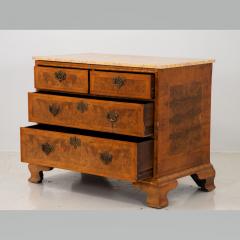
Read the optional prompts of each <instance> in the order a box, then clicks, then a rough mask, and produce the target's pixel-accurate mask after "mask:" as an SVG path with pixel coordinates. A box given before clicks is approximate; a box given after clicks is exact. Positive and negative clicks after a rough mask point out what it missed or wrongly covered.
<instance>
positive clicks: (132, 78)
mask: <svg viewBox="0 0 240 240" xmlns="http://www.w3.org/2000/svg"><path fill="white" fill-rule="evenodd" d="M90 93H91V94H95V95H105V96H116V97H127V98H136V99H137V98H139V99H152V98H153V95H154V78H153V75H151V74H134V73H119V72H104V71H91V72H90Z"/></svg>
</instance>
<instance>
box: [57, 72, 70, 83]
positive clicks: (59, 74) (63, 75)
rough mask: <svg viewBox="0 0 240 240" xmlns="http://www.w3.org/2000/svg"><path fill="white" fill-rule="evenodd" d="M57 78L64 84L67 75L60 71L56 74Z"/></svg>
mask: <svg viewBox="0 0 240 240" xmlns="http://www.w3.org/2000/svg"><path fill="white" fill-rule="evenodd" d="M54 75H55V78H56V79H57V80H58V81H59V82H62V81H63V80H66V78H67V74H66V73H65V72H63V71H58V72H55V74H54Z"/></svg>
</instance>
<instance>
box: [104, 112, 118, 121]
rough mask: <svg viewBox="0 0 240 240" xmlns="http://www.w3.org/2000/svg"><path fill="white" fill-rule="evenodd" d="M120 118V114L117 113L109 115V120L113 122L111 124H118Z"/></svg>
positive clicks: (109, 113)
mask: <svg viewBox="0 0 240 240" xmlns="http://www.w3.org/2000/svg"><path fill="white" fill-rule="evenodd" d="M118 118H119V113H118V112H116V111H110V112H108V113H107V119H108V120H109V121H110V122H111V123H115V122H117V120H118Z"/></svg>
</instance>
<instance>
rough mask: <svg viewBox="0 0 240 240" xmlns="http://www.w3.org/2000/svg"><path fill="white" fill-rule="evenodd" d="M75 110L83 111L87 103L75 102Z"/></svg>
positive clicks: (86, 107) (85, 109)
mask: <svg viewBox="0 0 240 240" xmlns="http://www.w3.org/2000/svg"><path fill="white" fill-rule="evenodd" d="M77 110H78V111H79V112H81V113H84V112H85V111H87V110H88V104H87V103H85V102H80V103H78V104H77Z"/></svg>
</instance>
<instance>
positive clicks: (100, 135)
mask: <svg viewBox="0 0 240 240" xmlns="http://www.w3.org/2000/svg"><path fill="white" fill-rule="evenodd" d="M24 128H30V129H36V130H45V131H52V132H62V133H69V134H78V135H84V136H91V137H98V138H106V139H113V140H119V141H126V142H134V143H141V142H144V141H147V140H152V139H153V137H144V138H143V137H135V136H126V135H121V134H115V133H114V134H112V133H106V132H98V131H90V130H85V129H76V128H68V127H61V126H54V125H46V124H35V125H32V126H26V127H24Z"/></svg>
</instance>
